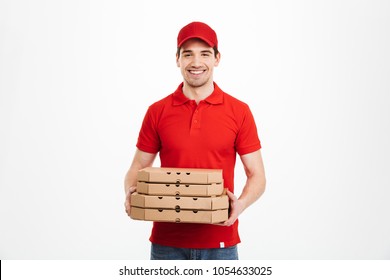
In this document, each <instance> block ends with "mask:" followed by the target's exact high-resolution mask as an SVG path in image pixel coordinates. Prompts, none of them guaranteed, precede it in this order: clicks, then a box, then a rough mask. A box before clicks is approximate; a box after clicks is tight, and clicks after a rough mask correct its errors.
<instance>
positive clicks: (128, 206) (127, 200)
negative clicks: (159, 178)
mask: <svg viewBox="0 0 390 280" xmlns="http://www.w3.org/2000/svg"><path fill="white" fill-rule="evenodd" d="M136 190H137V188H136V187H130V188H129V189H128V190H127V192H126V199H125V209H126V213H127V215H128V216H129V217H130V209H131V203H130V198H131V194H132V193H133V192H135V191H136Z"/></svg>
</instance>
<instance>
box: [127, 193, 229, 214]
mask: <svg viewBox="0 0 390 280" xmlns="http://www.w3.org/2000/svg"><path fill="white" fill-rule="evenodd" d="M131 206H134V207H140V208H158V209H175V210H181V209H191V210H217V209H227V208H229V198H228V196H227V195H221V196H214V197H189V196H182V197H181V196H155V195H144V194H139V193H136V192H135V193H132V194H131Z"/></svg>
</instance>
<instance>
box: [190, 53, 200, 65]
mask: <svg viewBox="0 0 390 280" xmlns="http://www.w3.org/2000/svg"><path fill="white" fill-rule="evenodd" d="M192 66H194V67H200V66H201V63H200V57H199V56H198V55H194V56H193V58H192Z"/></svg>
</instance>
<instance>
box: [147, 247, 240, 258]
mask: <svg viewBox="0 0 390 280" xmlns="http://www.w3.org/2000/svg"><path fill="white" fill-rule="evenodd" d="M150 259H151V260H238V251H237V245H235V246H231V247H227V248H212V249H188V248H176V247H169V246H162V245H158V244H154V243H152V245H151V253H150Z"/></svg>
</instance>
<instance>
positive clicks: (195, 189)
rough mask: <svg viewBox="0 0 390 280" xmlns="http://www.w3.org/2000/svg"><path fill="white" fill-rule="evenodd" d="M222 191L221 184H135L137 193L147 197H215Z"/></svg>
mask: <svg viewBox="0 0 390 280" xmlns="http://www.w3.org/2000/svg"><path fill="white" fill-rule="evenodd" d="M223 191H224V186H223V183H212V184H204V185H201V184H168V183H165V184H164V183H146V182H137V192H138V193H142V194H148V195H180V196H217V195H222V194H223Z"/></svg>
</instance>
